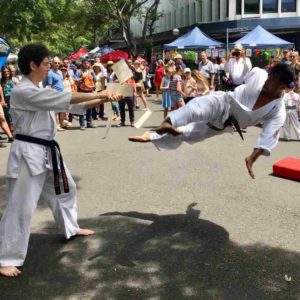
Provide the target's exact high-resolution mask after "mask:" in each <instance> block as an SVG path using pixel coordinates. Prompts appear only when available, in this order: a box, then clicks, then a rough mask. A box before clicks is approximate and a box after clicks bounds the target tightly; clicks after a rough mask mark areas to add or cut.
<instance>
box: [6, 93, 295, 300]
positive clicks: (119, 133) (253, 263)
mask: <svg viewBox="0 0 300 300" xmlns="http://www.w3.org/2000/svg"><path fill="white" fill-rule="evenodd" d="M148 100H149V103H150V107H151V111H152V114H151V115H150V116H149V117H148V119H146V121H145V122H144V123H143V124H142V125H141V128H139V129H136V128H132V127H130V126H127V127H121V128H118V127H116V126H115V125H117V122H113V123H112V126H111V128H110V129H109V130H108V134H107V136H106V138H105V139H104V138H103V137H104V136H105V135H106V133H107V122H104V121H95V125H96V128H92V129H86V130H85V131H81V130H79V129H78V128H76V127H75V128H72V129H71V130H67V131H64V132H59V133H58V136H57V140H58V141H59V143H60V145H61V148H62V152H63V155H64V159H65V161H66V163H67V165H68V167H69V168H70V169H71V172H72V174H73V175H74V178H75V181H76V183H77V186H78V207H79V223H80V225H81V226H87V227H91V228H92V229H94V230H95V231H96V235H95V236H94V237H90V238H76V239H74V240H72V241H70V242H68V243H66V242H65V241H64V240H63V238H62V237H61V236H60V235H59V234H57V232H56V230H55V224H54V222H53V218H52V215H51V212H50V210H49V209H48V208H47V205H46V203H44V202H43V201H42V200H41V203H40V205H39V207H38V209H37V211H36V213H35V215H34V218H33V220H32V236H31V240H30V246H29V254H28V257H27V260H26V264H25V265H24V268H23V273H22V276H21V277H20V278H18V279H12V280H8V279H3V278H1V279H0V298H2V297H4V298H2V299H18V298H23V299H24V298H25V299H171V298H172V299H237V300H240V299H300V283H299V280H300V202H299V193H300V186H299V183H298V182H295V181H290V180H286V179H282V178H277V177H274V176H272V174H271V173H272V165H273V164H274V162H275V161H277V160H279V159H281V158H283V157H286V156H296V157H297V156H298V157H300V154H299V149H300V147H299V146H300V144H299V142H280V143H279V145H278V147H277V148H276V149H275V151H274V152H273V153H272V155H271V156H270V157H263V158H261V159H259V160H258V161H257V163H256V164H255V165H254V172H255V175H256V179H255V180H253V179H251V178H250V177H249V176H248V174H247V171H246V168H245V165H244V158H245V157H246V156H247V155H249V154H250V153H251V151H252V148H253V145H254V143H255V141H256V139H257V137H258V135H259V132H260V129H259V128H256V127H253V128H249V129H248V132H247V133H246V134H245V141H244V142H243V141H242V140H241V139H240V137H239V136H238V134H236V133H234V134H230V133H226V134H223V135H221V136H216V137H213V138H210V139H208V140H206V141H204V142H201V143H198V144H195V145H192V146H191V145H183V146H182V147H180V148H179V149H177V150H174V151H158V150H157V149H156V148H155V147H154V146H153V145H152V144H137V143H130V142H128V140H127V138H128V136H130V135H135V134H138V133H142V132H144V131H145V130H149V129H151V128H153V127H156V126H158V125H159V124H160V122H161V121H162V118H163V112H162V110H161V106H160V103H159V102H157V101H155V100H154V99H153V98H149V99H148ZM106 107H107V109H106V110H107V113H108V115H110V114H111V110H110V107H109V105H106ZM144 113H145V112H144V111H141V110H139V111H137V112H136V121H138V120H139V119H140V118H141V117H142V116H143V114H144ZM127 118H128V116H127ZM73 123H74V126H77V125H79V124H77V123H78V122H77V120H74V121H73ZM140 123H141V122H140ZM127 124H129V120H127ZM8 153H9V147H7V148H6V149H0V196H1V198H0V213H1V210H2V211H3V208H4V206H5V201H4V187H5V168H6V161H7V157H8ZM191 203H197V206H195V209H198V210H200V211H201V214H200V218H201V220H203V219H205V220H207V221H208V222H206V223H203V222H202V221H199V220H197V219H196V218H195V217H194V218H193V217H192V216H191V215H188V216H187V217H186V216H184V215H183V214H185V211H186V209H187V207H188V205H189V204H191ZM132 211H136V212H139V213H143V214H127V215H128V216H99V215H100V214H105V213H109V212H125V213H128V212H132ZM191 211H192V212H195V211H194V210H193V209H192V210H191ZM145 214H146V215H145ZM163 215H172V216H167V217H163ZM133 216H135V217H137V218H133ZM142 219H144V220H142ZM189 220H190V221H189ZM153 221H154V223H153ZM151 224H152V225H151ZM153 224H155V225H153ZM191 224H192V225H191ZM149 226H150V227H149ZM207 226H208V227H207ZM203 228H205V230H202V229H203ZM207 228H208V229H207ZM202 231H203V232H202ZM199 232H201V234H202V233H203V234H202V235H200V234H199ZM207 232H208V233H207ZM226 233H229V242H228V241H226V240H227V238H228V236H227V235H226ZM216 236H218V237H220V239H218V241H217V242H216V244H215V243H211V241H214V242H215V240H216V239H215V237H216ZM227 242H228V243H227ZM225 244H226V245H225ZM1 295H2V296H1Z"/></svg>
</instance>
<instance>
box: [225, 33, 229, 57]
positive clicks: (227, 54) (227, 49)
mask: <svg viewBox="0 0 300 300" xmlns="http://www.w3.org/2000/svg"><path fill="white" fill-rule="evenodd" d="M228 31H229V30H228V28H226V59H228V57H229V53H228V52H229V45H228V43H229V41H228V40H229V37H228V35H229V32H228Z"/></svg>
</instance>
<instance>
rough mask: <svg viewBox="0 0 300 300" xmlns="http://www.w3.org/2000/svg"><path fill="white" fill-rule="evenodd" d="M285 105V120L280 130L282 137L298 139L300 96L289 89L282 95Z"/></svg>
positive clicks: (299, 134)
mask: <svg viewBox="0 0 300 300" xmlns="http://www.w3.org/2000/svg"><path fill="white" fill-rule="evenodd" d="M283 99H284V103H285V107H286V120H285V123H284V125H283V127H282V130H281V135H282V138H283V139H285V140H300V122H299V111H300V96H299V94H298V93H295V92H294V91H291V92H289V93H286V94H285V95H284V97H283Z"/></svg>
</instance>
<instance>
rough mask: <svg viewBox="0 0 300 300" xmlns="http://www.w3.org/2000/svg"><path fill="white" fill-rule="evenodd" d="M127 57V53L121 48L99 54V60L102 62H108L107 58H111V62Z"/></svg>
mask: <svg viewBox="0 0 300 300" xmlns="http://www.w3.org/2000/svg"><path fill="white" fill-rule="evenodd" d="M128 58H129V55H128V53H127V52H125V51H122V50H116V51H113V52H110V53H107V54H104V55H102V56H101V61H102V62H103V63H106V62H108V61H109V60H112V61H113V62H116V61H118V60H120V59H125V60H127V59H128Z"/></svg>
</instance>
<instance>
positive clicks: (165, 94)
mask: <svg viewBox="0 0 300 300" xmlns="http://www.w3.org/2000/svg"><path fill="white" fill-rule="evenodd" d="M165 72H166V74H165V75H164V77H163V78H162V82H161V86H160V89H161V90H162V106H163V108H164V119H165V118H166V117H167V115H168V112H169V111H170V110H171V107H172V99H171V92H170V81H171V76H172V73H171V71H170V68H166V70H165Z"/></svg>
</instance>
